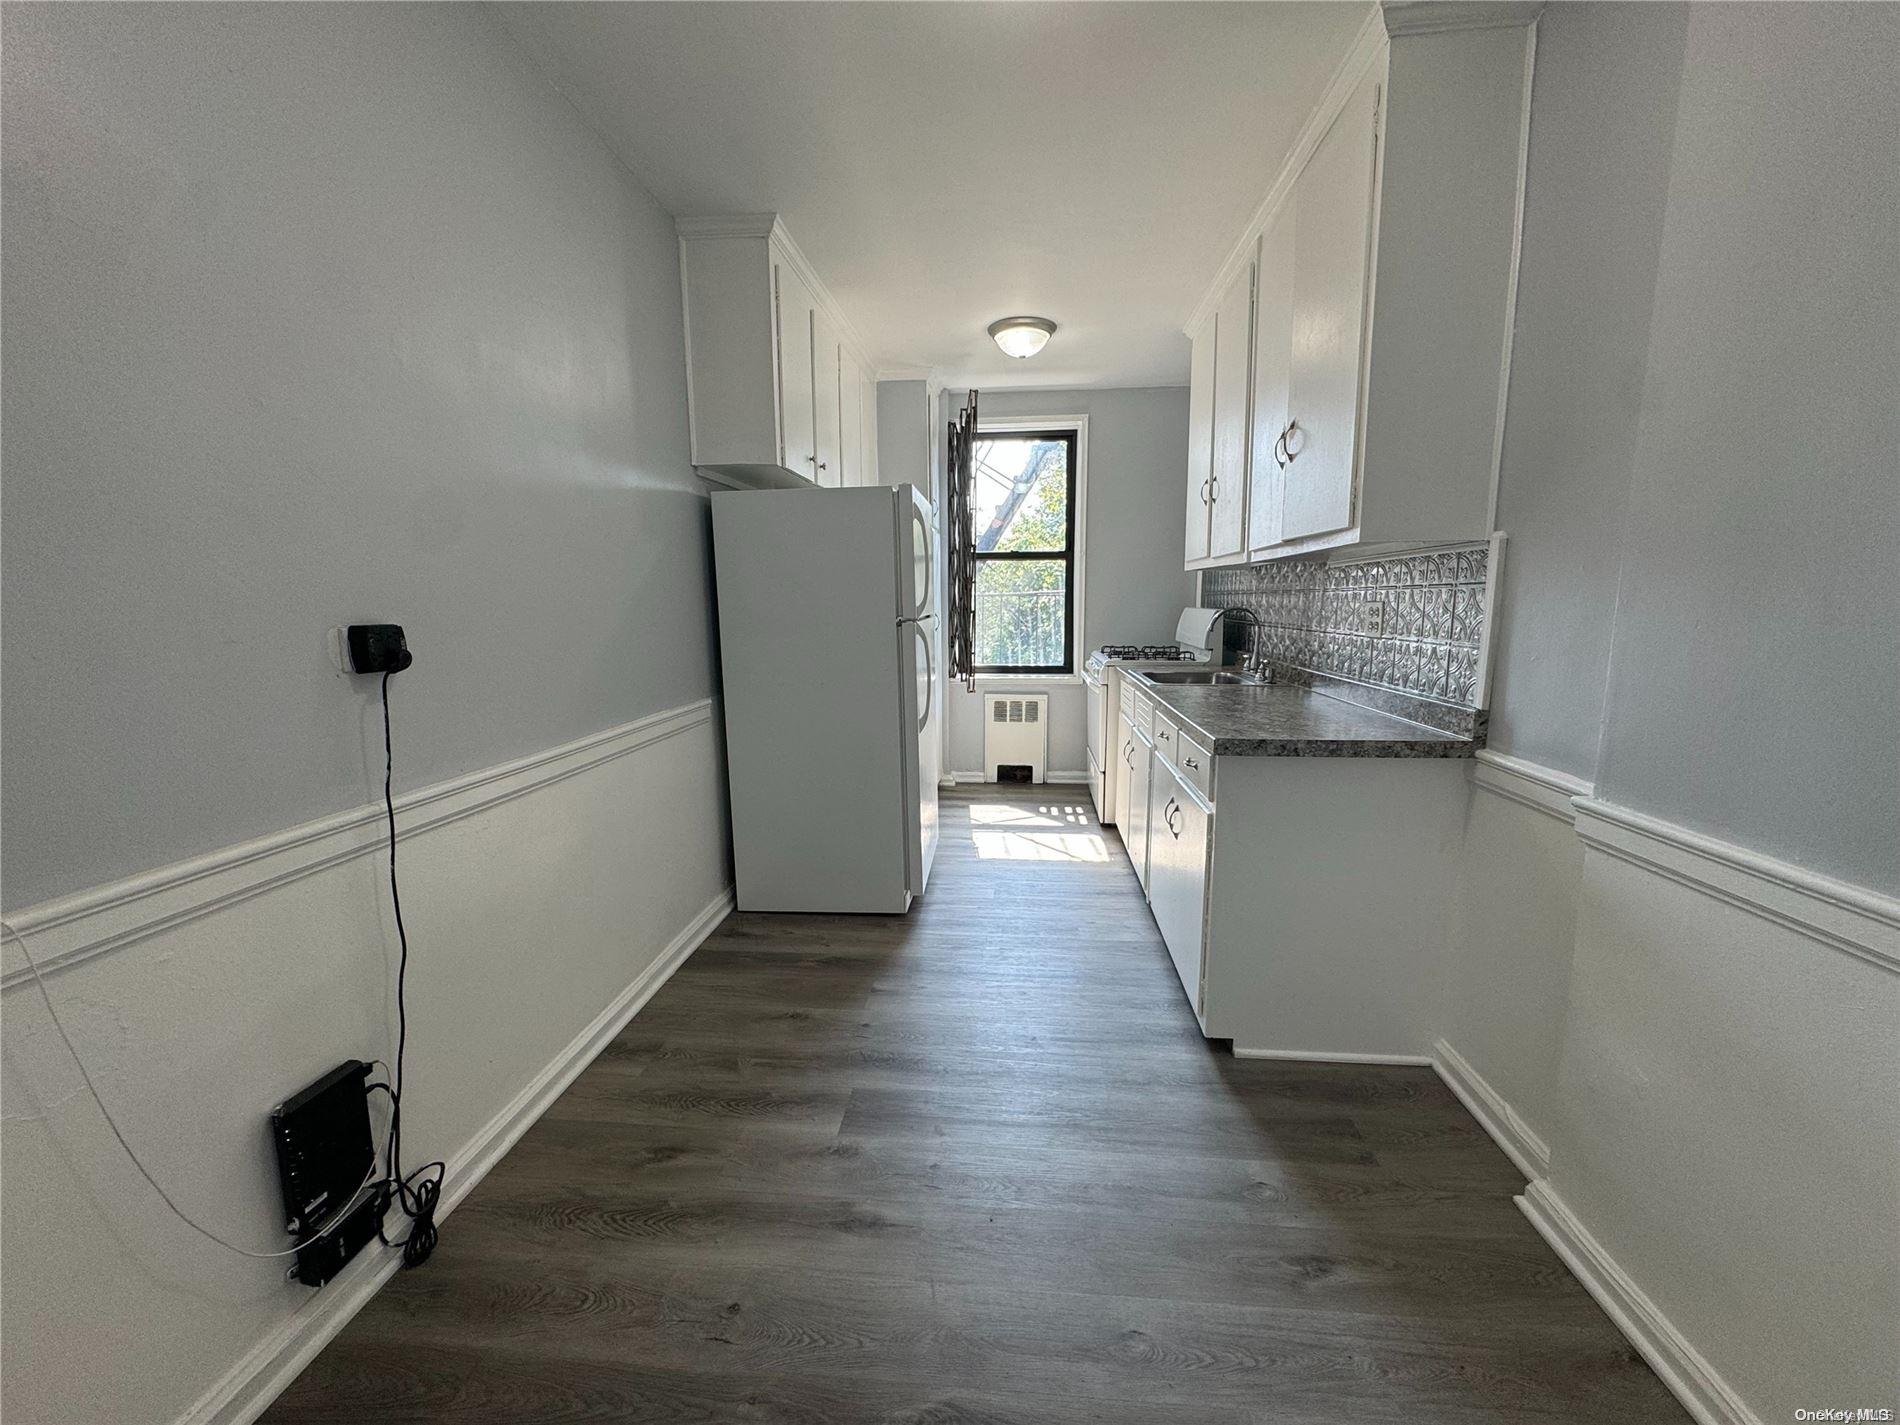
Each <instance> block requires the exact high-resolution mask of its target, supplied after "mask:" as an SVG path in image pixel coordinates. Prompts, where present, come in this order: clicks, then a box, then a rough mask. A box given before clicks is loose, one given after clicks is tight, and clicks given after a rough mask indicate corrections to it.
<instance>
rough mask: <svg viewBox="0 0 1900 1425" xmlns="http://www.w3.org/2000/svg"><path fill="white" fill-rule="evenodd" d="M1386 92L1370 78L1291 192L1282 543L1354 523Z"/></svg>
mask: <svg viewBox="0 0 1900 1425" xmlns="http://www.w3.org/2000/svg"><path fill="white" fill-rule="evenodd" d="M1380 89H1381V86H1380V84H1379V82H1378V80H1377V78H1376V77H1375V76H1367V78H1366V79H1365V81H1364V82H1362V83H1361V84H1360V86H1359V88H1358V89H1357V90H1356V91H1354V93H1353V95H1352V97H1351V98H1349V99H1348V100H1347V101H1346V107H1345V108H1344V109H1342V110H1341V111H1340V113H1339V116H1338V117H1337V118H1336V119H1334V120H1333V123H1332V126H1331V127H1330V128H1328V129H1327V131H1326V137H1325V138H1323V139H1321V140H1320V143H1319V147H1318V148H1316V149H1314V150H1313V156H1312V158H1310V159H1309V160H1307V164H1306V167H1305V168H1303V169H1301V170H1300V176H1299V178H1298V179H1297V180H1296V181H1295V183H1294V185H1293V212H1294V213H1295V215H1296V221H1297V223H1298V228H1297V230H1296V231H1295V233H1294V238H1293V322H1292V328H1291V332H1290V335H1291V337H1292V349H1291V353H1290V360H1289V372H1290V376H1289V381H1288V387H1287V423H1286V425H1285V426H1284V427H1283V429H1282V433H1281V435H1280V438H1279V439H1280V457H1281V459H1283V460H1284V461H1285V462H1286V463H1285V466H1284V470H1285V473H1284V475H1283V477H1282V489H1283V493H1282V496H1281V502H1280V534H1279V537H1280V539H1281V540H1297V539H1300V538H1302V537H1304V536H1306V535H1312V534H1327V533H1330V532H1332V531H1333V530H1341V529H1345V528H1347V527H1348V526H1350V525H1351V524H1352V514H1353V493H1354V491H1353V483H1354V482H1353V476H1354V470H1355V467H1354V463H1353V455H1354V451H1355V449H1356V445H1357V440H1358V434H1359V389H1360V382H1359V372H1360V368H1361V365H1362V362H1363V360H1364V356H1365V344H1364V340H1363V338H1364V335H1365V323H1366V268H1367V265H1368V263H1367V260H1368V254H1369V250H1370V247H1371V237H1372V204H1373V192H1372V176H1373V157H1374V153H1373V149H1374V145H1375V143H1376V142H1377V136H1378V110H1379V96H1380Z"/></svg>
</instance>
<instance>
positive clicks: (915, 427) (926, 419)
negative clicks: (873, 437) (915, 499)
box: [877, 381, 936, 500]
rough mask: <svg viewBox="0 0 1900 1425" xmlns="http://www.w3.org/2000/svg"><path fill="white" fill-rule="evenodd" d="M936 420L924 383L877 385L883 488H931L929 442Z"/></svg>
mask: <svg viewBox="0 0 1900 1425" xmlns="http://www.w3.org/2000/svg"><path fill="white" fill-rule="evenodd" d="M934 423H935V422H934V420H933V418H932V415H931V410H930V390H929V387H928V385H927V384H926V383H925V382H922V381H880V382H878V383H877V478H878V483H880V484H883V485H915V486H916V487H917V488H918V489H920V490H922V491H923V492H924V493H925V494H927V495H929V496H931V498H932V499H933V500H934V499H935V498H936V494H935V492H934V491H933V490H932V489H931V488H930V476H931V470H930V440H931V426H932V425H933V424H934Z"/></svg>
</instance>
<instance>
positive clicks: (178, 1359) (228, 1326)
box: [3, 702, 731, 1425]
mask: <svg viewBox="0 0 1900 1425" xmlns="http://www.w3.org/2000/svg"><path fill="white" fill-rule="evenodd" d="M725 806H726V803H725V785H724V767H723V747H722V739H721V736H720V728H719V723H718V720H717V717H716V712H715V708H714V705H713V704H712V703H710V702H699V703H695V704H692V705H689V706H687V707H682V708H678V709H673V710H670V711H668V712H665V713H661V714H658V715H656V716H653V717H648V718H643V719H641V720H640V721H638V722H635V723H630V724H627V725H626V726H623V727H619V728H614V729H611V730H609V731H607V732H604V733H601V734H599V735H597V736H594V737H589V738H585V739H582V740H580V741H578V742H575V743H572V744H569V745H567V746H564V747H559V748H555V749H552V750H550V751H548V752H546V753H542V754H538V755H536V756H533V757H528V758H523V759H520V760H518V761H514V762H510V763H507V764H505V765H502V766H498V767H493V768H489V769H486V770H484V771H481V772H477V773H474V774H471V775H469V776H466V777H461V778H457V779H455V780H454V781H451V782H448V783H444V784H442V785H440V786H436V787H431V788H428V789H425V790H423V791H419V792H414V793H410V794H408V795H405V796H404V797H402V798H400V799H399V802H398V824H399V826H400V828H401V831H402V835H403V841H402V848H401V857H402V878H403V880H402V884H403V906H404V912H405V917H406V920H407V923H408V927H409V935H410V944H411V958H410V969H409V1026H410V1037H409V1056H408V1075H409V1084H408V1092H407V1096H406V1098H405V1102H406V1103H407V1104H408V1106H409V1107H408V1112H407V1113H406V1114H405V1116H404V1126H405V1129H406V1132H405V1135H404V1137H405V1144H404V1146H405V1156H407V1157H408V1158H410V1159H411V1161H412V1162H414V1163H419V1162H422V1161H425V1160H426V1159H429V1158H436V1157H440V1158H444V1159H445V1160H446V1161H447V1162H448V1163H449V1165H450V1166H449V1177H448V1183H447V1187H446V1189H445V1194H444V1206H445V1207H446V1208H452V1207H453V1206H454V1205H455V1204H456V1203H458V1202H460V1201H461V1199H462V1197H463V1196H464V1195H465V1194H466V1193H467V1192H468V1190H469V1189H470V1188H471V1187H472V1186H473V1185H474V1184H475V1183H476V1182H478V1181H479V1180H480V1178H481V1176H482V1175H483V1174H484V1173H485V1172H486V1171H487V1170H488V1168H489V1167H490V1166H492V1165H493V1163H494V1162H496V1161H497V1160H498V1159H499V1158H500V1157H501V1155H502V1154H503V1153H505V1152H506V1151H507V1149H508V1147H509V1146H510V1145H511V1144H512V1143H513V1142H514V1141H515V1139H516V1138H518V1137H519V1136H520V1134H521V1133H522V1132H524V1131H525V1130H526V1129H527V1128H528V1126H529V1125H530V1124H532V1123H533V1121H534V1120H535V1118H536V1117H538V1116H539V1114H540V1113H541V1111H542V1110H543V1109H544V1108H545V1106H546V1105H547V1103H548V1102H550V1101H551V1100H552V1099H553V1098H554V1097H555V1096H557V1095H558V1094H559V1093H560V1092H561V1090H562V1089H563V1088H564V1087H565V1086H566V1085H567V1083H568V1082H569V1081H570V1080H571V1079H572V1078H573V1076H574V1075H575V1074H577V1073H578V1072H579V1071H580V1070H581V1069H582V1068H584V1067H585V1065H586V1064H587V1062H588V1061H589V1060H590V1059H591V1058H592V1057H593V1056H594V1054H595V1053H597V1052H598V1051H599V1049H600V1048H601V1047H602V1046H603V1045H604V1044H605V1043H606V1042H607V1041H608V1040H609V1039H611V1038H612V1036H613V1035H614V1034H615V1033H616V1032H617V1031H618V1030H619V1028H620V1027H621V1025H623V1024H624V1023H625V1022H626V1020H627V1019H628V1018H630V1017H631V1016H632V1015H633V1014H634V1013H635V1012H636V1011H637V1010H638V1009H639V1008H640V1006H641V1005H642V1004H644V1003H645V1002H646V1000H647V999H648V997H650V996H651V995H652V994H653V992H654V991H655V990H656V989H658V988H659V986H660V985H661V984H663V983H664V982H665V980H666V978H667V976H669V975H670V974H671V973H672V972H673V970H674V969H675V968H676V967H677V966H678V965H679V964H680V963H681V962H682V961H683V960H684V959H685V958H686V957H687V956H688V955H689V954H691V952H692V951H693V949H694V948H696V947H697V945H698V944H699V943H700V941H701V940H703V939H704V938H705V936H706V935H707V934H708V933H710V931H711V930H712V929H713V928H714V927H715V926H716V925H717V924H718V923H719V921H720V919H722V918H723V916H724V915H725V913H726V911H727V909H728V908H729V906H730V904H731V900H730V894H731V893H730V862H729V849H728V844H727V836H726V810H725ZM381 816H382V809H381V807H380V805H376V804H371V805H366V806H363V807H360V808H358V809H356V810H354V811H351V812H347V813H344V814H341V815H339V816H334V817H327V818H324V819H322V820H320V821H317V822H312V823H309V824H307V825H304V826H299V827H295V828H292V829H290V830H287V831H285V832H282V833H279V834H277V835H274V836H270V837H266V838H263V839H261V840H259V841H255V842H250V843H246V844H244V845H241V846H234V847H230V848H227V849H226V850H224V851H221V852H218V853H215V854H213V855H210V856H205V857H201V858H198V859H196V860H194V861H191V862H187V863H184V864H181V865H178V866H174V867H169V868H166V869H164V870H161V871H156V872H153V873H150V874H148V875H142V876H138V877H134V878H131V879H130V880H127V881H124V882H120V883H118V884H115V885H112V886H105V887H99V888H97V889H94V890H89V891H86V892H84V893H82V894H80V895H76V896H70V897H65V898H62V899H61V900H60V901H58V902H55V903H48V904H45V905H41V906H36V907H32V908H30V909H27V910H24V911H22V912H21V913H20V914H19V915H17V916H10V917H9V921H10V923H12V924H14V925H15V926H16V928H17V929H18V930H19V931H20V932H21V933H22V934H23V935H24V936H26V937H27V939H28V943H29V944H30V945H31V946H32V948H33V951H34V955H35V958H36V959H37V960H38V961H39V962H40V963H41V965H42V966H43V968H44V972H45V975H46V986H47V989H48V990H49V991H50V992H51V993H52V995H53V996H54V998H55V1000H56V1002H57V1003H58V1004H59V1005H60V1008H61V1013H62V1016H63V1017H64V1019H65V1021H66V1023H67V1026H68V1029H69V1030H70V1031H71V1032H72V1034H73V1037H74V1039H75V1041H76V1042H77V1044H78V1045H79V1048H80V1051H81V1053H83V1054H84V1055H85V1056H86V1060H87V1066H88V1068H89V1069H90V1070H91V1071H92V1074H93V1077H94V1079H95V1081H96V1082H97V1084H98V1086H99V1089H100V1091H101V1093H102V1094H103V1095H104V1096H105V1097H106V1099H107V1101H108V1102H109V1103H110V1104H111V1105H112V1107H113V1109H114V1112H115V1114H116V1115H117V1116H118V1118H119V1120H120V1122H121V1124H122V1126H123V1127H124V1128H125V1129H126V1132H127V1136H128V1137H129V1138H131V1140H132V1141H133V1143H134V1144H135V1146H137V1148H138V1149H139V1151H140V1154H141V1156H142V1157H143V1158H145V1160H146V1161H147V1163H148V1165H149V1166H150V1167H151V1168H152V1170H153V1171H154V1173H155V1174H156V1175H157V1176H158V1178H159V1180H160V1181H161V1182H163V1183H165V1184H166V1186H167V1189H168V1190H169V1191H171V1192H172V1194H173V1196H174V1197H176V1198H177V1199H178V1200H179V1201H180V1203H181V1204H182V1205H183V1206H184V1207H185V1208H186V1210H187V1211H189V1212H191V1213H193V1214H194V1215H195V1216H197V1217H199V1218H200V1219H202V1220H204V1221H206V1222H207V1223H209V1224H210V1225H212V1226H214V1227H215V1228H217V1229H218V1230H221V1231H222V1232H223V1233H224V1234H225V1235H227V1236H229V1237H231V1238H233V1239H234V1240H237V1241H240V1242H244V1243H248V1244H251V1245H253V1246H255V1247H257V1248H259V1249H262V1250H268V1249H273V1248H276V1247H280V1246H281V1245H282V1241H283V1239H282V1237H281V1234H280V1233H278V1232H277V1231H275V1230H274V1229H275V1224H276V1223H277V1222H278V1220H279V1219H280V1217H281V1215H282V1209H281V1207H280V1206H279V1205H278V1202H277V1197H278V1192H277V1184H276V1172H275V1168H274V1165H273V1163H272V1160H271V1156H270V1152H269V1148H268V1143H267V1140H266V1137H265V1132H264V1116H265V1114H266V1113H267V1112H268V1110H269V1109H270V1107H271V1106H272V1105H273V1104H275V1103H277V1102H279V1101H280V1100H281V1099H283V1098H284V1097H285V1096H287V1095H288V1094H289V1093H291V1092H293V1091H295V1090H296V1089H297V1088H299V1087H300V1086H302V1085H303V1084H304V1083H306V1082H308V1081H309V1080H310V1079H312V1078H314V1077H316V1076H317V1075H318V1074H320V1073H322V1072H323V1071H324V1070H326V1069H328V1068H330V1067H332V1066H333V1065H334V1064H336V1063H337V1062H338V1061H339V1060H341V1059H344V1058H352V1057H354V1058H372V1057H379V1058H383V1059H387V1058H389V1057H391V1052H392V1045H393V1038H394V1036H393V1029H394V999H393V995H394V979H395V974H394V972H395V962H396V937H395V932H394V925H393V922H392V921H391V920H390V918H389V915H388V888H387V882H386V879H385V877H386V865H385V863H384V861H383V859H382V857H381V854H380V853H381V850H382V847H383V845H384V842H383V839H382V838H383V831H382V825H381ZM7 953H8V959H7V960H6V975H5V982H4V983H5V993H4V1014H5V1069H4V1072H5V1095H4V1096H5V1111H6V1115H7V1120H8V1121H7V1124H6V1159H5V1184H4V1199H3V1201H4V1211H5V1221H4V1230H5V1238H6V1247H7V1261H6V1271H7V1280H6V1287H7V1291H6V1312H7V1315H8V1318H9V1319H8V1323H7V1329H6V1337H7V1341H8V1355H7V1361H6V1396H5V1410H6V1414H7V1417H8V1418H9V1419H14V1418H18V1419H20V1420H23V1421H35V1420H40V1421H62V1422H63V1421H69V1420H85V1421H88V1422H95V1421H127V1422H133V1421H136V1422H141V1423H142V1422H150V1421H191V1422H220V1425H224V1423H225V1422H242V1421H248V1420H250V1419H252V1418H254V1417H255V1416H256V1414H257V1413H258V1412H259V1411H261V1410H262V1409H263V1407H264V1406H265V1405H266V1404H267V1403H268V1402H269V1400H270V1399H271V1398H272V1396H273V1395H274V1394H275V1393H276V1391H278V1390H279V1389H281V1388H282V1386H283V1385H284V1384H285V1383H287V1382H288V1381H289V1380H290V1379H291V1378H292V1377H293V1376H294V1375H295V1373H296V1371H297V1370H298V1369H300V1368H301V1367H302V1365H303V1364H305V1363H306V1362H307V1361H308V1359H309V1358H310V1357H311V1356H312V1355H314V1354H315V1352H316V1351H317V1350H318V1349H319V1348H320V1347H321V1346H322V1344H323V1343H324V1342H325V1341H327V1340H328V1339H329V1338H330V1337H331V1336H332V1335H334V1334H335V1332H336V1331H337V1330H338V1329H340V1327H341V1326H342V1325H343V1323H344V1322H345V1321H347V1320H348V1319H349V1317H350V1316H351V1315H352V1314H353V1313H354V1312H355V1311H356V1310H357V1309H358V1308H359V1307H360V1306H361V1305H362V1304H363V1302H365V1301H366V1300H368V1298H369V1297H370V1296H371V1295H372V1294H373V1293H374V1291H375V1290H376V1288H377V1287H378V1286H379V1285H380V1284H381V1283H382V1281H383V1280H385V1279H386V1278H387V1277H388V1275H389V1274H390V1273H391V1272H392V1271H393V1270H394V1269H395V1263H394V1261H393V1259H392V1258H391V1256H390V1255H389V1254H387V1253H385V1252H383V1251H381V1250H374V1251H366V1252H365V1253H364V1254H362V1255H361V1256H359V1258H358V1259H357V1261H355V1262H354V1263H352V1264H351V1266H350V1268H349V1269H348V1270H347V1271H346V1272H345V1273H344V1275H343V1276H341V1277H339V1278H338V1279H337V1280H336V1281H334V1282H332V1283H331V1284H330V1285H329V1286H327V1287H325V1288H324V1289H323V1290H322V1291H321V1292H317V1293H312V1292H310V1291H308V1290H306V1289H305V1288H302V1287H299V1286H295V1285H292V1284H289V1283H287V1282H286V1281H285V1280H284V1279H283V1270H284V1263H282V1262H270V1261H251V1260H247V1259H244V1258H240V1257H236V1256H234V1255H233V1254H231V1253H228V1252H226V1251H224V1250H223V1249H222V1248H219V1247H216V1246H214V1245H212V1244H209V1243H206V1242H204V1241H203V1240H202V1239H201V1238H199V1237H197V1236H196V1235H195V1234H193V1233H192V1232H191V1231H190V1230H189V1229H188V1228H186V1227H185V1226H183V1225H182V1224H180V1223H179V1222H177V1221H176V1219H174V1218H172V1217H171V1216H170V1215H169V1214H167V1213H166V1212H165V1211H164V1209H163V1207H162V1205H160V1204H159V1203H158V1202H157V1200H156V1199H155V1198H154V1197H153V1195H152V1194H151V1191H150V1189H149V1188H147V1187H146V1186H145V1184H144V1183H143V1182H142V1181H140V1180H139V1179H138V1177H137V1175H136V1174H135V1172H134V1171H133V1170H132V1168H131V1166H130V1165H129V1164H128V1163H127V1162H126V1161H125V1159H124V1157H123V1155H122V1154H121V1153H120V1151H119V1149H118V1147H117V1145H116V1144H115V1143H114V1142H113V1141H112V1139H111V1138H110V1136H109V1134H108V1133H107V1130H106V1129H105V1127H104V1125H103V1123H102V1122H101V1120H100V1118H99V1115H98V1112H97V1110H96V1109H95V1108H94V1106H93V1105H92V1102H91V1100H90V1098H89V1097H88V1096H87V1095H86V1093H85V1091H84V1088H83V1086H82V1085H81V1084H80V1083H79V1081H78V1076H77V1074H76V1073H75V1072H74V1071H73V1068H72V1065H71V1062H70V1060H69V1059H68V1058H67V1057H66V1055H65V1051H64V1049H63V1048H62V1047H61V1046H60V1044H59V1042H58V1039H57V1037H56V1036H55V1035H54V1034H53V1032H52V1029H51V1026H50V1023H49V1022H48V1020H47V1017H46V1010H45V1006H44V1004H43V1003H42V1002H41V999H40V995H39V991H38V989H37V988H36V987H35V985H34V983H33V981H32V979H31V976H30V973H29V972H27V971H26V970H25V969H24V959H23V957H22V956H21V955H20V952H19V951H18V949H17V947H16V946H14V945H12V944H9V945H8V947H7ZM454 1231H455V1225H454V1221H453V1218H452V1216H450V1217H448V1219H447V1220H446V1221H445V1222H444V1225H443V1233H444V1236H445V1238H446V1237H449V1236H452V1234H453V1233H454ZM16 1311H19V1312H21V1313H22V1316H21V1319H20V1321H18V1322H17V1323H16V1322H15V1321H14V1320H13V1314H14V1312H16ZM29 1311H30V1329H28V1321H27V1317H26V1313H27V1312H29ZM16 1325H17V1327H18V1329H16ZM105 1342H109V1343H111V1344H110V1349H109V1350H102V1349H100V1346H101V1343H105Z"/></svg>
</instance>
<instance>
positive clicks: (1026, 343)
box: [990, 317, 1056, 360]
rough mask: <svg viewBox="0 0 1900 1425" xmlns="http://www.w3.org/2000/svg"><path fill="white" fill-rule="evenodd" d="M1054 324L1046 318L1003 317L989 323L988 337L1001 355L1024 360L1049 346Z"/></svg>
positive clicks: (1054, 330) (1053, 333) (1054, 328)
mask: <svg viewBox="0 0 1900 1425" xmlns="http://www.w3.org/2000/svg"><path fill="white" fill-rule="evenodd" d="M1055 332H1056V324H1055V323H1054V322H1052V321H1050V320H1049V319H1048V318H1047V317H1003V318H1001V319H1000V320H998V321H994V322H991V323H990V336H991V338H992V339H993V340H994V341H995V342H996V344H997V345H998V346H1000V347H1002V348H1003V355H1005V356H1014V357H1017V358H1019V359H1024V360H1026V359H1027V358H1029V357H1031V356H1034V355H1035V354H1036V353H1037V352H1039V351H1041V350H1042V349H1043V348H1044V347H1045V346H1047V345H1048V344H1049V338H1050V337H1052V336H1054V335H1055Z"/></svg>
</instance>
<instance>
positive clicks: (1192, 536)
mask: <svg viewBox="0 0 1900 1425" xmlns="http://www.w3.org/2000/svg"><path fill="white" fill-rule="evenodd" d="M1214 325H1215V319H1214V318H1213V317H1212V316H1210V317H1209V318H1208V319H1207V320H1206V321H1205V322H1203V323H1202V324H1201V328H1200V330H1199V331H1196V332H1194V333H1193V334H1192V337H1191V340H1192V341H1193V355H1192V356H1191V357H1190V358H1189V360H1188V468H1187V562H1188V563H1190V564H1192V563H1194V562H1196V561H1197V560H1202V559H1205V558H1207V524H1208V518H1209V509H1208V505H1209V495H1208V487H1209V485H1211V484H1212V482H1213V478H1214Z"/></svg>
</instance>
